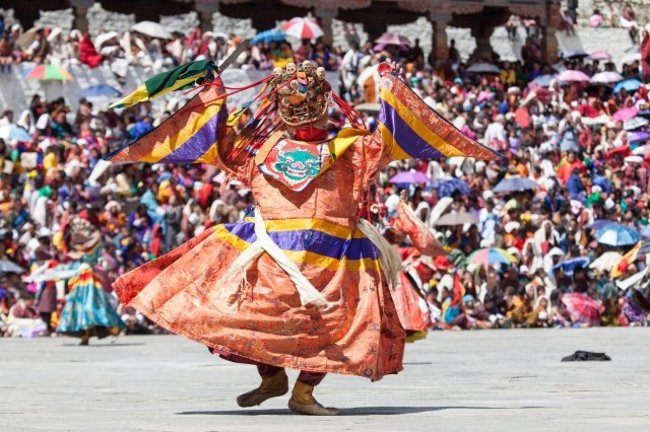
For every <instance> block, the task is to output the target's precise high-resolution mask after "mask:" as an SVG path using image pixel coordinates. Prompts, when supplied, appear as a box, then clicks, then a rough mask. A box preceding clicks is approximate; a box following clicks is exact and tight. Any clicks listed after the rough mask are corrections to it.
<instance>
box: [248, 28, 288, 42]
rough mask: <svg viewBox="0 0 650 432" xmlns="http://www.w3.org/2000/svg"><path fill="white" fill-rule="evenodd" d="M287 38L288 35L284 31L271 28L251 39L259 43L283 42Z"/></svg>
mask: <svg viewBox="0 0 650 432" xmlns="http://www.w3.org/2000/svg"><path fill="white" fill-rule="evenodd" d="M285 40H286V36H285V34H284V32H283V31H281V30H277V29H271V30H265V31H263V32H260V33H258V34H257V35H255V37H254V38H253V39H251V43H252V44H253V45H255V44H258V43H269V42H283V41H285Z"/></svg>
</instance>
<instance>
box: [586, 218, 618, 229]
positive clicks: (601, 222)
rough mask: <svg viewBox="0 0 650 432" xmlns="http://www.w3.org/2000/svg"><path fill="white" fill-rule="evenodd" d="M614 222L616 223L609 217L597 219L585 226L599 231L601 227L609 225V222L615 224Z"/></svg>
mask: <svg viewBox="0 0 650 432" xmlns="http://www.w3.org/2000/svg"><path fill="white" fill-rule="evenodd" d="M613 223H616V222H614V221H611V220H609V219H596V220H595V221H594V222H593V223H591V224H589V225H587V226H586V227H585V228H590V229H593V230H596V231H598V230H599V229H601V228H603V227H605V226H607V225H609V224H613Z"/></svg>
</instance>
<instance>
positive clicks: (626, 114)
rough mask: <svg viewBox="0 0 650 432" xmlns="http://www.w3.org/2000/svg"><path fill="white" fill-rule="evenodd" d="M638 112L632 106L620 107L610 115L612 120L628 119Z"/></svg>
mask: <svg viewBox="0 0 650 432" xmlns="http://www.w3.org/2000/svg"><path fill="white" fill-rule="evenodd" d="M638 113H639V111H638V110H637V109H636V108H634V107H630V108H622V109H620V110H618V111H616V112H615V113H614V115H613V116H612V120H616V121H625V120H629V119H631V118H633V117H635V116H636V115H637V114H638Z"/></svg>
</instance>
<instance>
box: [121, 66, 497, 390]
mask: <svg viewBox="0 0 650 432" xmlns="http://www.w3.org/2000/svg"><path fill="white" fill-rule="evenodd" d="M389 80H391V81H390V82H388V83H387V84H392V87H393V88H392V89H391V92H392V95H391V97H392V99H389V100H388V102H386V103H388V104H389V106H388V107H386V109H385V110H384V113H385V114H386V113H388V114H387V115H384V117H383V119H380V128H379V130H378V132H376V133H375V134H372V135H371V134H369V133H367V132H364V133H357V138H355V139H353V140H351V141H349V142H348V144H349V145H346V148H345V151H343V152H340V154H338V153H337V155H336V158H335V161H334V162H333V163H331V164H330V165H328V167H327V169H324V170H322V171H321V172H320V173H319V174H318V175H317V176H315V177H314V178H313V179H312V180H311V182H310V183H308V184H307V185H306V186H305V185H302V187H301V189H300V190H299V191H297V190H295V188H290V187H289V186H287V185H286V183H283V182H281V181H280V180H279V179H277V178H274V177H273V176H270V175H267V174H264V173H262V172H261V171H260V169H259V168H258V165H259V164H260V161H264V158H265V157H266V155H267V154H272V153H273V148H274V147H275V145H276V141H277V140H278V139H279V136H277V134H276V135H275V136H273V137H272V138H270V141H269V142H267V143H266V144H265V145H263V146H262V148H261V149H260V152H259V153H258V155H257V156H256V157H255V158H252V157H251V158H249V159H248V160H247V161H245V162H243V163H242V162H241V161H239V162H237V163H235V162H234V161H229V160H228V159H227V158H226V157H225V156H223V153H225V152H222V151H221V149H219V148H217V150H216V151H217V153H218V154H217V157H216V161H215V162H214V163H215V164H216V165H218V166H219V167H221V168H222V169H225V170H227V171H228V172H229V173H230V174H231V175H234V176H236V177H238V178H239V179H241V180H243V181H245V182H246V183H247V184H250V185H251V189H252V192H253V195H254V198H255V202H256V205H257V208H258V209H259V211H260V213H261V215H262V217H263V219H264V221H265V226H266V231H267V232H268V234H269V236H270V237H271V239H272V240H273V242H274V243H276V244H277V245H278V246H279V247H280V248H281V249H282V250H283V252H284V253H285V254H286V255H287V256H288V257H289V258H290V259H291V260H292V261H293V262H295V264H296V265H297V267H298V269H299V270H300V272H301V273H302V274H303V275H304V276H305V277H306V278H307V280H309V282H311V284H312V285H313V286H314V287H315V288H316V289H317V290H318V291H320V292H321V294H322V295H323V297H324V298H325V300H326V301H327V302H328V303H329V304H330V305H331V306H332V307H330V308H328V309H326V310H320V309H317V308H315V307H311V306H310V307H305V306H302V304H301V302H300V298H299V296H298V292H297V290H296V287H295V286H294V283H293V282H292V281H291V279H290V278H289V277H288V276H287V274H286V273H285V271H284V270H282V269H281V268H280V267H279V266H278V264H277V263H276V262H275V261H274V260H273V259H272V258H271V257H270V256H269V255H268V254H266V253H263V254H262V255H261V256H259V257H258V258H256V259H255V260H254V261H253V262H252V264H250V265H248V266H247V267H246V268H245V269H242V270H241V271H237V272H234V273H233V272H231V271H230V270H231V265H232V263H233V262H234V261H235V259H236V258H237V257H238V256H239V255H240V253H241V252H242V251H243V250H245V249H246V248H247V247H249V246H250V245H251V244H252V243H253V242H254V241H255V240H256V236H255V232H254V223H253V222H251V221H248V220H245V221H242V222H238V223H234V224H225V225H217V226H214V227H212V228H210V229H207V230H206V231H205V232H203V233H202V234H201V235H200V236H198V237H196V238H194V239H192V240H190V241H188V242H187V243H185V244H183V245H182V246H180V247H178V248H177V249H175V250H173V251H171V252H169V253H168V254H166V255H164V256H162V257H160V258H158V259H157V260H155V261H152V262H149V263H147V264H145V265H143V266H142V267H140V268H138V269H136V270H134V271H132V272H130V273H128V274H126V275H124V276H122V277H121V278H120V279H118V281H117V282H115V284H114V287H115V290H116V292H117V293H118V295H119V297H120V299H121V300H122V302H123V303H125V304H129V305H130V306H133V307H135V308H136V309H137V310H139V311H141V312H142V313H143V314H145V315H146V316H147V317H148V318H150V319H151V320H153V321H154V322H156V323H157V324H159V325H161V326H163V327H165V328H166V329H168V330H170V331H172V332H174V333H177V334H181V335H183V336H186V337H188V338H190V339H193V340H195V341H198V342H201V343H203V344H205V345H207V346H208V347H212V348H214V349H216V350H218V351H220V352H226V353H232V354H236V355H238V356H242V357H245V358H248V359H251V360H254V361H256V362H262V363H266V364H270V365H275V366H281V367H288V368H293V369H300V370H306V371H310V372H334V373H340V374H352V375H359V376H364V377H367V378H370V379H371V380H379V379H381V378H382V377H383V376H384V375H386V374H393V373H397V372H399V371H400V370H401V369H402V357H403V353H404V344H405V332H404V330H403V329H402V327H401V325H400V322H399V319H398V317H397V314H396V311H395V306H394V304H393V301H392V299H391V296H390V293H389V289H388V282H387V280H386V277H385V275H384V273H383V271H382V268H381V265H380V261H379V252H378V249H377V247H375V245H374V244H373V243H372V242H371V241H370V240H369V239H367V238H366V237H365V236H364V235H363V234H362V233H361V231H360V229H359V228H358V227H357V224H358V222H357V217H356V213H357V209H358V206H359V200H360V199H361V197H362V196H363V193H364V190H365V189H366V187H367V186H368V184H369V183H370V182H371V180H372V178H373V177H374V174H376V172H377V171H378V170H380V169H381V168H382V167H383V166H385V165H386V164H387V163H388V162H390V161H391V160H393V159H397V158H404V157H405V156H406V157H408V156H411V157H421V156H426V155H429V154H433V153H434V152H438V153H437V154H441V153H442V154H443V155H448V154H447V153H450V152H451V153H453V154H454V155H458V153H463V151H465V153H468V152H469V153H468V154H472V155H474V156H476V157H484V158H492V157H493V156H494V155H493V154H492V153H491V152H490V151H489V150H487V149H486V148H484V147H482V146H480V145H479V144H477V143H474V142H472V141H471V140H468V139H466V138H465V137H463V136H462V135H461V134H460V132H458V131H457V130H455V129H454V130H453V131H450V130H447V129H444V128H443V129H444V130H443V129H440V132H444V135H441V136H444V137H445V139H444V140H443V139H442V138H441V139H440V140H439V141H438V142H436V143H434V144H430V142H431V140H432V139H433V138H432V136H433V135H434V132H432V131H421V130H420V131H419V132H418V130H419V129H418V128H421V127H422V124H424V122H427V123H430V124H434V123H433V122H434V120H435V121H443V120H442V119H440V118H438V117H436V116H435V114H434V113H433V111H431V110H430V109H429V108H428V107H426V105H425V104H424V103H422V101H421V100H420V99H419V98H417V96H415V94H414V93H412V92H411V91H410V90H409V89H408V88H406V86H405V85H404V84H403V83H401V81H399V82H397V80H394V78H392V77H390V78H389ZM399 92H402V93H403V94H402V98H401V101H399V100H395V98H396V97H397V98H398V99H399V97H398V96H399ZM405 106H406V107H410V109H408V110H407V111H408V112H405V109H404V107H405ZM415 108H417V109H415ZM382 109H384V108H382ZM418 109H419V113H417V111H418ZM391 110H392V111H391ZM427 116H432V117H430V118H429V117H427ZM434 117H435V118H434ZM427 119H428V120H427ZM436 119H437V120H436ZM400 122H402V123H400ZM409 124H410V125H412V127H410V128H409V126H408V125H409ZM436 124H438V123H436ZM445 124H446V123H445ZM404 125H406V129H405V126H404ZM452 129H453V128H452ZM414 133H419V134H420V135H422V134H425V133H426V134H428V135H426V136H425V138H423V139H421V140H418V139H417V136H414V135H413V134H414ZM405 134H406V135H405ZM409 134H410V135H409ZM454 134H455V135H454ZM452 135H453V137H454V139H453V141H454V142H450V139H449V137H451V136H452ZM403 136H407V137H409V138H410V139H411V141H410V142H409V145H408V146H407V145H404V144H403V143H402V142H400V139H402V138H401V137H403ZM273 140H275V141H273ZM303 144H304V145H311V144H307V143H303ZM436 144H439V146H437V147H436ZM221 145H222V143H221V142H218V143H217V147H220V146H221ZM223 145H224V146H225V145H227V143H226V144H223ZM418 152H420V153H418ZM332 159H334V158H332Z"/></svg>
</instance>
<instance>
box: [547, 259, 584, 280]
mask: <svg viewBox="0 0 650 432" xmlns="http://www.w3.org/2000/svg"><path fill="white" fill-rule="evenodd" d="M588 265H589V258H587V257H578V258H573V259H570V260H566V261H562V262H561V263H558V264H556V265H554V266H553V270H557V269H559V268H561V269H562V270H564V274H566V275H567V276H571V275H573V272H574V271H575V270H576V269H578V268H586V267H587V266H588Z"/></svg>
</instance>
